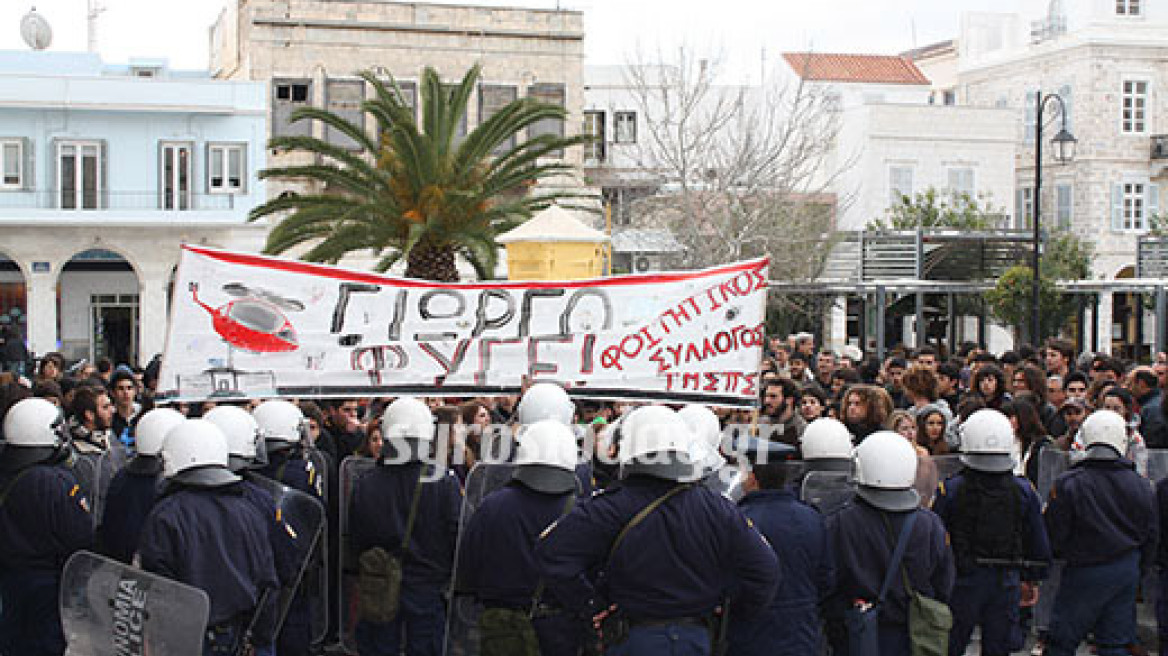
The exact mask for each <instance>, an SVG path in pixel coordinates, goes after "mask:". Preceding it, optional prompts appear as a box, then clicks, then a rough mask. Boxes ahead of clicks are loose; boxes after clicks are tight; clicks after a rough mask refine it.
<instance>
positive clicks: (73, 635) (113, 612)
mask: <svg viewBox="0 0 1168 656" xmlns="http://www.w3.org/2000/svg"><path fill="white" fill-rule="evenodd" d="M60 608H61V627H62V629H63V630H64V632H65V640H66V641H67V642H68V644H69V647H68V651H67V653H69V654H78V655H84V656H115V655H121V654H159V655H165V656H200V655H201V654H202V653H203V635H204V633H205V632H206V630H207V616H208V613H209V612H210V602H209V600H208V599H207V593H205V592H203V591H202V590H199V589H198V588H193V587H191V586H189V585H185V584H183V583H179V582H177V581H172V580H170V579H167V578H163V577H161V576H158V575H156V574H151V573H149V572H145V571H143V570H140V569H136V568H134V567H130V566H129V565H126V564H124V563H120V562H118V561H116V560H112V559H109V558H106V557H104V556H99V555H97V554H95V553H91V552H88V551H79V552H77V553H75V554H73V556H72V557H71V558H69V562H67V563H66V564H65V570H64V572H62V574H61V594H60Z"/></svg>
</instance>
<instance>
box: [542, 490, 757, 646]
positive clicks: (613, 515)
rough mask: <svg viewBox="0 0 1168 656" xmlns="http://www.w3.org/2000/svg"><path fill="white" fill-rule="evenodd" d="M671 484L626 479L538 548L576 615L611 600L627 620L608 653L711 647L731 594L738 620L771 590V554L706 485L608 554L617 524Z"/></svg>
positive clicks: (553, 586) (551, 587)
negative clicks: (593, 577) (719, 610)
mask: <svg viewBox="0 0 1168 656" xmlns="http://www.w3.org/2000/svg"><path fill="white" fill-rule="evenodd" d="M675 485H676V484H675V483H673V482H672V481H667V480H662V479H658V478H653V477H649V476H641V475H635V476H631V477H629V478H628V479H626V480H625V481H623V482H622V483H621V484H620V485H617V486H614V487H612V488H610V489H609V490H607V491H604V492H598V493H596V494H595V495H594V496H593V497H592V499H591V500H589V501H588V502H586V503H583V504H581V505H580V506H578V507H577V508H576V509H575V510H573V511H572V512H571V513H569V514H568V515H567V516H566V517H564V518H563V519H561V520H560V521H559V522H557V523H556V524H555V525H554V527H553V528H552V529H551V530H549V531H547V532H545V534H544V535H543V536H542V537H541V538H540V541H539V544H538V545H537V547H536V556H537V559H538V564H539V567H540V571H541V572H542V574H543V576H544V580H545V581H546V583H547V589H548V591H549V592H550V593H551V594H552V595H554V598H555V599H556V601H557V602H558V603H560V604H562V605H564V606H565V607H566V608H568V609H569V610H571V611H572V612H576V613H579V614H586V613H593V612H595V610H596V609H597V608H607V607H608V606H609V604H615V605H616V606H617V607H618V609H619V612H621V613H623V614H624V616H625V617H627V618H628V621H629V625H630V630H629V636H628V638H627V639H626V640H625V641H624V642H622V643H620V644H618V645H613V646H611V647H609V649H608V651H607V652H606V653H608V654H613V655H616V656H619V655H621V654H638V655H644V654H650V655H652V654H681V655H688V654H694V655H704V654H709V653H710V642H711V641H710V633H709V629H708V626H707V622H708V621H709V619H710V618H711V616H712V615H713V613H714V610H715V608H716V607H718V606H719V605H720V604H722V603H724V602H725V600H726V598H727V596H731V599H730V601H731V603H732V604H733V607H734V608H735V609H736V610H735V613H740V614H736V615H735V617H747V616H749V615H750V614H751V613H754V612H758V611H759V610H761V609H763V608H765V607H766V605H767V603H769V602H770V600H771V597H772V596H773V595H774V593H775V588H776V586H777V584H778V579H779V565H778V561H777V559H776V557H775V552H774V551H773V550H772V549H771V547H770V545H769V544H767V542H766V540H765V539H764V538H763V537H762V536H761V535H759V533H758V531H756V530H755V529H754V528H753V527H752V526H751V524H750V521H749V520H748V519H746V517H744V516H743V515H742V513H741V512H740V511H739V510H738V508H737V507H736V506H735V505H734V504H733V503H732V502H730V501H729V500H727V499H725V498H723V497H721V496H719V495H718V494H716V493H714V492H712V491H710V490H709V489H707V488H705V487H703V486H694V487H691V488H689V489H687V490H685V491H683V492H681V493H679V494H677V495H676V496H674V497H673V498H671V499H669V500H668V501H666V502H665V503H664V504H662V505H661V506H659V507H658V508H657V509H656V510H654V511H653V512H652V513H650V514H649V515H648V516H646V518H645V519H644V521H642V522H641V523H640V524H638V525H637V526H636V527H634V528H633V529H632V530H631V531H629V532H628V533H627V534H626V537H625V539H624V541H623V542H622V543H621V545H620V547H619V549H617V550H616V552H615V553H613V554H611V558H610V554H609V550H610V549H611V547H612V545H613V542H614V541H615V540H616V538H617V535H618V534H619V533H620V532H621V529H623V528H624V527H625V525H627V524H628V523H629V521H631V520H632V519H633V517H634V516H635V515H636V514H637V513H638V512H640V511H641V510H642V509H644V508H646V507H647V506H649V504H651V503H652V502H653V501H654V500H656V499H657V498H659V497H661V496H663V495H664V494H666V493H667V492H668V491H669V490H670V489H672V488H673V487H674V486H675ZM597 569H603V570H604V571H605V574H604V577H603V581H602V583H601V584H600V585H599V586H597V587H594V586H593V584H592V582H591V581H590V580H589V579H588V575H589V574H590V573H592V572H593V571H595V570H597ZM593 600H594V601H593ZM590 602H591V603H590Z"/></svg>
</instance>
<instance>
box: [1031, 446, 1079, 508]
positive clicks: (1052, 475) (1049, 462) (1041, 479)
mask: <svg viewBox="0 0 1168 656" xmlns="http://www.w3.org/2000/svg"><path fill="white" fill-rule="evenodd" d="M1071 460H1072V458H1071V454H1070V453H1069V452H1067V451H1060V450H1058V449H1053V448H1046V449H1043V450H1042V451H1040V452H1039V453H1038V483H1037V484H1036V485H1035V487H1036V488H1038V496H1040V497H1042V502H1043V503H1044V504H1045V503H1046V502H1047V501H1049V500H1050V492H1051V490H1053V489H1054V482H1055V479H1057V478H1058V477H1059V476H1061V475H1062V474H1063V472H1065V471H1067V470H1068V469H1070V468H1071Z"/></svg>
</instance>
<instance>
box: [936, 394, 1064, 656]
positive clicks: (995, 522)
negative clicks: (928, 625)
mask: <svg viewBox="0 0 1168 656" xmlns="http://www.w3.org/2000/svg"><path fill="white" fill-rule="evenodd" d="M1014 403H1019V402H1017V401H1014V402H1010V403H1007V406H1009V405H1012V404H1014ZM1031 413H1032V414H1033V410H1031ZM1014 433H1015V429H1014V428H1012V427H1011V421H1009V420H1007V418H1006V417H1005V416H1003V415H1002V414H1001V413H999V412H997V411H995V410H988V409H987V410H980V411H978V412H976V413H974V415H973V416H972V417H970V418H969V420H968V421H966V423H965V424H964V425H963V426H962V435H963V444H962V447H963V452H962V455H961V461H962V463H963V464H964V465H965V469H964V470H963V471H962V472H961V473H960V474H958V475H957V476H954V477H952V478H950V479H949V480H946V481H944V482H942V483H941V485H940V489H939V492H938V494H937V496H936V498H935V500H934V502H933V511H934V512H936V513H937V515H938V516H939V517H940V518H941V520H942V521H943V522H944V523H945V528H946V529H947V530H948V532H949V543H950V544H951V546H952V549H953V556H954V560H955V562H956V565H957V581H956V585H955V586H954V588H953V595H952V597H951V600H952V611H953V628H952V630H951V631H950V634H949V653H950V654H964V653H965V650H966V648H967V647H968V646H969V641H970V638H971V636H972V633H973V630H974V628H977V627H980V628H981V653H983V654H1002V655H1005V654H1009V653H1010V652H1012V651H1015V649H1016V647H1015V645H1014V642H1015V640H1014V632H1015V629H1016V625H1017V624H1018V607H1019V603H1020V602H1033V601H1034V600H1035V599H1036V598H1037V595H1038V591H1037V588H1036V584H1037V582H1038V581H1040V580H1042V579H1044V578H1046V567H1047V566H1048V564H1049V562H1050V557H1051V554H1050V543H1049V540H1048V538H1047V535H1046V527H1045V525H1044V524H1043V521H1042V501H1041V500H1040V499H1039V498H1038V494H1037V493H1036V492H1035V491H1034V487H1033V486H1032V485H1031V484H1030V482H1029V481H1027V480H1026V479H1023V478H1018V477H1016V476H1015V474H1014V471H1015V469H1016V468H1017V465H1018V463H1017V459H1016V457H1015V452H1014V449H1013V447H1012V446H1011V443H1012V442H1013V439H1014Z"/></svg>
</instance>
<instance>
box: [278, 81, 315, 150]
mask: <svg viewBox="0 0 1168 656" xmlns="http://www.w3.org/2000/svg"><path fill="white" fill-rule="evenodd" d="M311 102H312V80H272V136H276V137H283V136H301V137H309V136H312V121H296V122H295V123H293V122H292V112H294V111H296V110H297V109H299V108H301V107H307V106H308V105H309V104H311Z"/></svg>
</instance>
